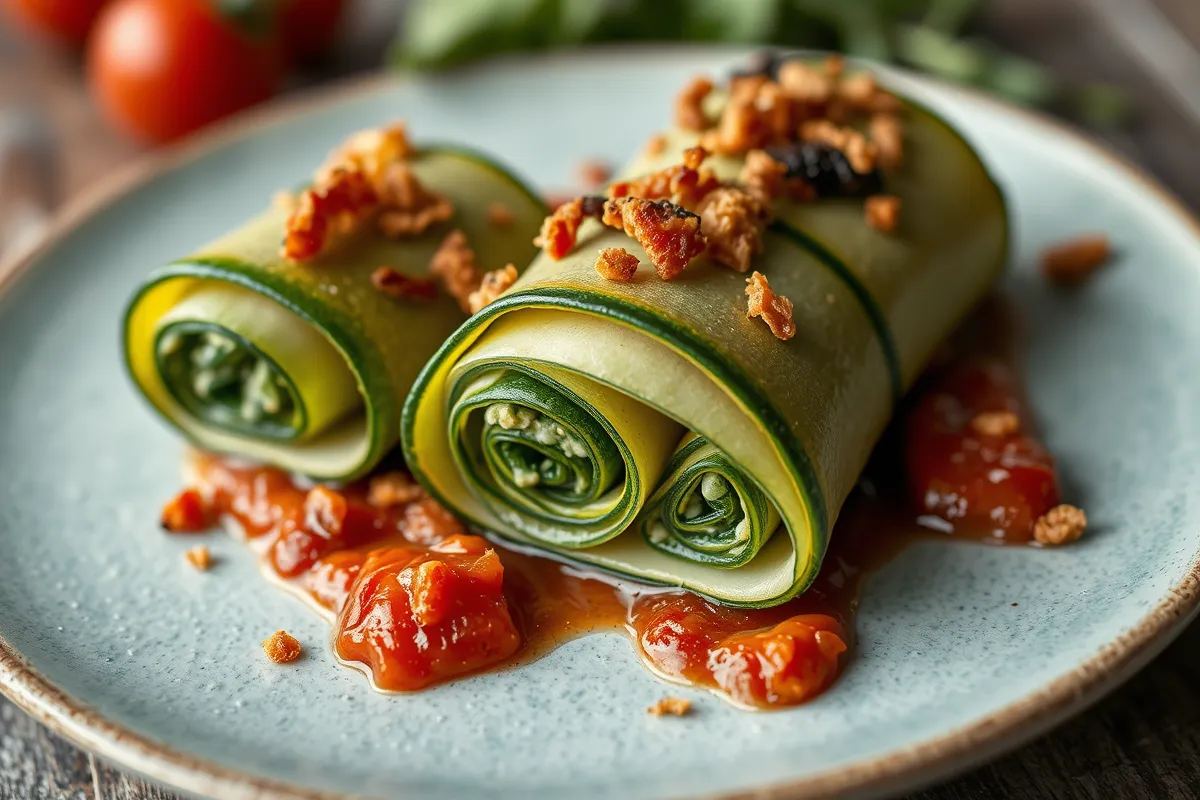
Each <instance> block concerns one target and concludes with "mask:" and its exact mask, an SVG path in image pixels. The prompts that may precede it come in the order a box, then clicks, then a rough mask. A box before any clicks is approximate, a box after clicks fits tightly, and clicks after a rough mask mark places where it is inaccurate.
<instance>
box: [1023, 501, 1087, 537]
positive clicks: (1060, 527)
mask: <svg viewBox="0 0 1200 800" xmlns="http://www.w3.org/2000/svg"><path fill="white" fill-rule="evenodd" d="M1086 528H1087V515H1086V514H1084V513H1083V510H1082V509H1079V508H1076V507H1075V506H1071V505H1066V504H1063V505H1059V506H1055V507H1054V508H1052V509H1050V510H1049V511H1047V512H1046V513H1045V514H1043V515H1042V516H1040V517H1038V520H1037V522H1036V523H1034V526H1033V538H1034V539H1036V540H1037V541H1038V543H1040V544H1044V545H1049V546H1051V547H1055V546H1058V545H1062V544H1068V543H1070V542H1073V541H1075V540H1076V539H1078V538H1079V537H1080V536H1082V535H1083V532H1084V530H1085V529H1086Z"/></svg>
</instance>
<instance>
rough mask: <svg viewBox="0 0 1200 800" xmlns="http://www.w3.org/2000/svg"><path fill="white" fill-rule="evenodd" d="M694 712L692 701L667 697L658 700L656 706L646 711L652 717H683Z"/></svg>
mask: <svg viewBox="0 0 1200 800" xmlns="http://www.w3.org/2000/svg"><path fill="white" fill-rule="evenodd" d="M691 712H692V701H691V700H688V699H687V698H684V697H674V696H667V697H664V698H662V699H661V700H656V701H655V703H654V705H652V706H650V707H649V708H647V709H646V713H647V714H649V715H650V716H652V717H665V716H671V717H683V716H686V715H688V714H690V713H691Z"/></svg>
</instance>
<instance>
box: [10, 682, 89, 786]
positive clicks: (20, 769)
mask: <svg viewBox="0 0 1200 800" xmlns="http://www.w3.org/2000/svg"><path fill="white" fill-rule="evenodd" d="M94 797H95V793H94V791H93V781H92V772H91V768H90V765H89V756H88V755H87V754H85V753H83V752H81V751H79V750H77V749H76V748H75V747H73V746H72V745H70V744H68V743H67V742H65V741H63V740H62V739H60V738H59V737H57V736H55V735H54V734H52V733H51V732H50V731H49V730H47V729H46V728H44V727H42V726H41V725H39V724H38V723H36V722H34V721H33V719H32V718H31V717H29V716H26V715H25V714H24V713H23V712H22V711H20V710H18V709H17V708H16V707H15V706H14V705H12V704H11V703H9V702H7V701H3V702H2V703H0V798H4V799H5V800H10V798H11V800H17V799H18V798H20V799H21V800H92V798H94Z"/></svg>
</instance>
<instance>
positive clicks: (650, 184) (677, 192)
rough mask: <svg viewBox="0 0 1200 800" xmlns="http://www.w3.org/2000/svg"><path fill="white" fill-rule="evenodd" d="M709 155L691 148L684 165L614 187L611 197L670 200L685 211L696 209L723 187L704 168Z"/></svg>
mask: <svg viewBox="0 0 1200 800" xmlns="http://www.w3.org/2000/svg"><path fill="white" fill-rule="evenodd" d="M708 155H709V154H708V151H707V150H705V149H704V148H703V147H691V148H688V149H687V150H685V151H684V153H683V162H682V163H680V164H675V165H673V166H670V167H666V168H665V169H661V170H659V171H658V172H653V173H651V174H649V175H646V176H644V177H642V178H639V179H637V180H633V181H619V182H618V183H614V184H613V185H612V186H610V187H609V188H608V196H609V197H640V198H642V199H644V200H670V201H671V202H672V203H674V204H676V205H679V206H683V207H684V208H688V209H691V208H694V207H695V206H696V205H697V204H698V203H699V202H700V201H701V200H703V199H704V196H705V195H706V194H708V193H709V192H711V191H712V190H713V189H716V188H717V187H718V186H720V185H721V182H720V181H719V180H717V176H716V175H714V174H713V172H712V170H710V169H708V168H706V167H704V166H703V164H704V160H705V159H706V158H708Z"/></svg>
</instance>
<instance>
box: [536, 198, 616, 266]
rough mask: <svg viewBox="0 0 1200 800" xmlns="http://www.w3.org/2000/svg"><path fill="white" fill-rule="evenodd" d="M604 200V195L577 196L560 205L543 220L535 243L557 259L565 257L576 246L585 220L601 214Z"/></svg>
mask: <svg viewBox="0 0 1200 800" xmlns="http://www.w3.org/2000/svg"><path fill="white" fill-rule="evenodd" d="M603 202H604V198H602V197H576V198H575V199H573V200H568V201H567V202H565V203H563V204H561V205H559V206H558V207H557V208H555V209H554V211H553V212H552V213H551V214H550V216H548V217H546V219H545V220H544V221H543V222H542V230H541V233H539V234H538V236H537V238H536V239H534V240H533V243H534V245H535V246H537V247H540V248H542V249H543V250H545V251H546V255H548V256H550V257H551V258H553V259H554V260H555V261H558V260H559V259H561V258H563V257H564V256H566V255H567V253H569V252H571V250H572V248H574V247H575V239H576V237H577V236H578V235H579V226H580V225H582V224H583V220H584V219H585V218H586V217H597V216H600V214H601V213H602V212H603V209H604V206H603Z"/></svg>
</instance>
